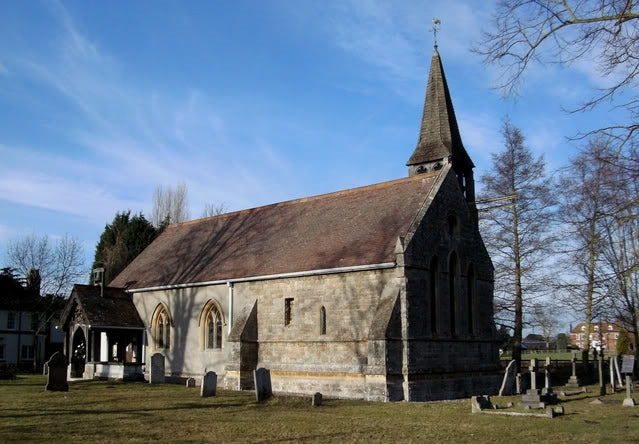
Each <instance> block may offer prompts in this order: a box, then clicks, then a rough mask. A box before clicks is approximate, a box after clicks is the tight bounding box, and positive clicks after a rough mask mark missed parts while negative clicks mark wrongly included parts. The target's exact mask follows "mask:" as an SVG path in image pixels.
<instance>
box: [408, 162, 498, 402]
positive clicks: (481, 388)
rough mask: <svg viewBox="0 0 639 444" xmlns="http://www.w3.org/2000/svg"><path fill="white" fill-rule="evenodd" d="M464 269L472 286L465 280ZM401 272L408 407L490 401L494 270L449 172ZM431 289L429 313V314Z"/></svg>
mask: <svg viewBox="0 0 639 444" xmlns="http://www.w3.org/2000/svg"><path fill="white" fill-rule="evenodd" d="M453 252H454V254H455V255H456V257H457V273H456V277H455V278H454V284H453V288H454V293H455V297H454V300H455V314H454V321H455V324H454V328H451V325H452V324H451V321H452V319H453V317H452V316H451V306H450V301H451V298H450V286H451V284H450V276H449V268H448V267H449V260H450V257H451V254H453ZM433 256H437V262H438V272H437V273H436V279H437V282H436V283H434V284H433V283H431V282H430V280H431V276H432V273H431V270H430V267H431V263H432V262H431V261H432V259H433ZM470 264H472V269H473V270H474V275H475V279H474V280H473V279H469V278H468V270H469V265H470ZM404 265H405V269H404V273H405V276H406V302H405V304H406V307H407V308H406V313H407V317H408V322H407V336H408V351H407V353H408V368H407V373H408V389H407V394H408V397H409V399H410V400H428V399H446V398H456V397H462V396H470V395H472V394H478V393H493V392H494V391H495V390H496V389H497V384H498V383H499V376H498V373H497V372H498V371H499V370H500V367H499V357H498V348H497V342H495V327H494V323H493V271H492V264H491V262H490V258H489V256H488V254H487V252H486V250H485V248H484V246H483V244H482V242H481V239H480V237H479V236H478V234H477V231H476V228H475V222H474V220H473V219H472V217H471V213H470V211H469V209H468V205H467V203H466V202H465V200H464V199H463V197H462V193H461V190H460V189H459V185H458V183H457V179H456V177H455V175H454V174H453V171H452V170H450V171H449V173H448V175H447V177H446V178H445V180H444V182H443V184H442V186H441V188H440V189H439V192H438V193H437V195H436V197H435V198H434V200H433V202H432V203H431V205H430V206H429V207H428V210H427V211H426V213H425V215H424V218H423V219H422V221H421V226H420V227H418V228H417V229H416V230H415V233H414V235H413V236H412V237H411V239H410V241H409V243H408V244H407V246H406V252H405V255H404ZM469 285H471V286H472V289H471V292H472V296H471V299H472V304H470V307H469V303H468V300H469V295H468V292H469ZM433 287H435V288H436V296H435V298H434V299H435V307H431V301H432V298H431V291H432V288H433ZM469 309H470V310H471V312H470V313H469ZM432 310H434V311H435V313H436V314H435V316H432V315H431V311H432ZM432 320H434V321H435V325H434V326H433V325H432ZM471 324H472V325H471Z"/></svg>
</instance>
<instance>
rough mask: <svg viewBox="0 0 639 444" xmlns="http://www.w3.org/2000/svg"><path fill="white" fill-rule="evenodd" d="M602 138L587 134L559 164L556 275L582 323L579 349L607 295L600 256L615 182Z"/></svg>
mask: <svg viewBox="0 0 639 444" xmlns="http://www.w3.org/2000/svg"><path fill="white" fill-rule="evenodd" d="M610 151H611V148H610V145H609V144H608V143H607V142H606V140H605V139H603V138H597V139H594V140H592V141H591V142H590V143H589V144H588V146H587V147H586V148H585V150H584V151H582V152H581V153H580V154H579V155H577V156H576V157H574V158H573V159H571V160H570V164H569V165H568V166H567V167H565V168H563V169H562V170H561V173H560V175H561V178H560V181H559V184H560V186H559V188H560V189H561V190H562V193H561V199H560V200H561V203H560V207H559V208H560V210H559V212H558V219H559V221H560V222H561V224H562V227H563V232H564V233H563V236H561V238H562V239H563V241H562V242H561V246H560V253H562V256H563V259H564V260H563V261H562V263H563V265H564V266H563V269H562V273H560V274H559V277H558V289H559V293H560V294H562V295H563V297H562V298H561V300H562V302H563V303H564V304H565V305H566V306H567V307H569V308H570V309H571V310H573V311H575V312H577V313H580V315H581V316H582V319H583V321H584V323H585V327H586V329H585V331H584V333H583V334H584V350H586V351H588V350H589V349H590V333H591V328H592V327H591V325H592V323H593V320H594V319H596V318H600V317H601V316H603V315H604V311H605V310H606V308H607V305H608V301H607V296H608V293H609V292H608V289H607V287H608V283H607V280H608V278H609V276H608V271H607V270H606V268H607V267H606V264H605V261H604V257H603V248H604V245H605V227H606V224H607V218H608V217H609V216H608V213H609V212H610V209H611V207H610V204H611V198H612V197H613V196H614V194H615V188H616V186H615V185H614V184H613V183H612V181H610V168H608V167H607V165H606V164H605V163H604V162H603V161H602V159H604V158H609V156H610V155H611V152H610Z"/></svg>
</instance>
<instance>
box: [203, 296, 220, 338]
mask: <svg viewBox="0 0 639 444" xmlns="http://www.w3.org/2000/svg"><path fill="white" fill-rule="evenodd" d="M204 329H205V330H206V345H205V348H207V349H212V348H222V315H221V314H220V312H219V310H218V309H217V307H216V306H215V305H213V304H211V306H210V308H209V310H208V313H207V314H206V322H205V326H204Z"/></svg>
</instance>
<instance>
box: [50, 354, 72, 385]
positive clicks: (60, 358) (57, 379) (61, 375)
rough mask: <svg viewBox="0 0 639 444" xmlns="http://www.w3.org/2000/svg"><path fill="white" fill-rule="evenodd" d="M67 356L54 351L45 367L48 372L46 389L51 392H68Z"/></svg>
mask: <svg viewBox="0 0 639 444" xmlns="http://www.w3.org/2000/svg"><path fill="white" fill-rule="evenodd" d="M68 364H69V363H68V361H67V358H66V357H65V356H64V355H63V354H62V353H60V352H55V353H54V354H53V356H51V359H49V362H47V367H48V369H49V372H48V374H47V386H46V390H49V391H51V392H68V391H69V383H68V382H67V366H68Z"/></svg>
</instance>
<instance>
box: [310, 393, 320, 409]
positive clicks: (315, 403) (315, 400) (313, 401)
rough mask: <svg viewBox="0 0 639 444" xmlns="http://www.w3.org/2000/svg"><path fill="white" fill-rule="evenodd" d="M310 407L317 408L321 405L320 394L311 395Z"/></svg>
mask: <svg viewBox="0 0 639 444" xmlns="http://www.w3.org/2000/svg"><path fill="white" fill-rule="evenodd" d="M311 405H312V406H313V407H319V406H320V405H322V394H321V393H320V392H317V393H315V394H314V395H313V397H312V398H311Z"/></svg>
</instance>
